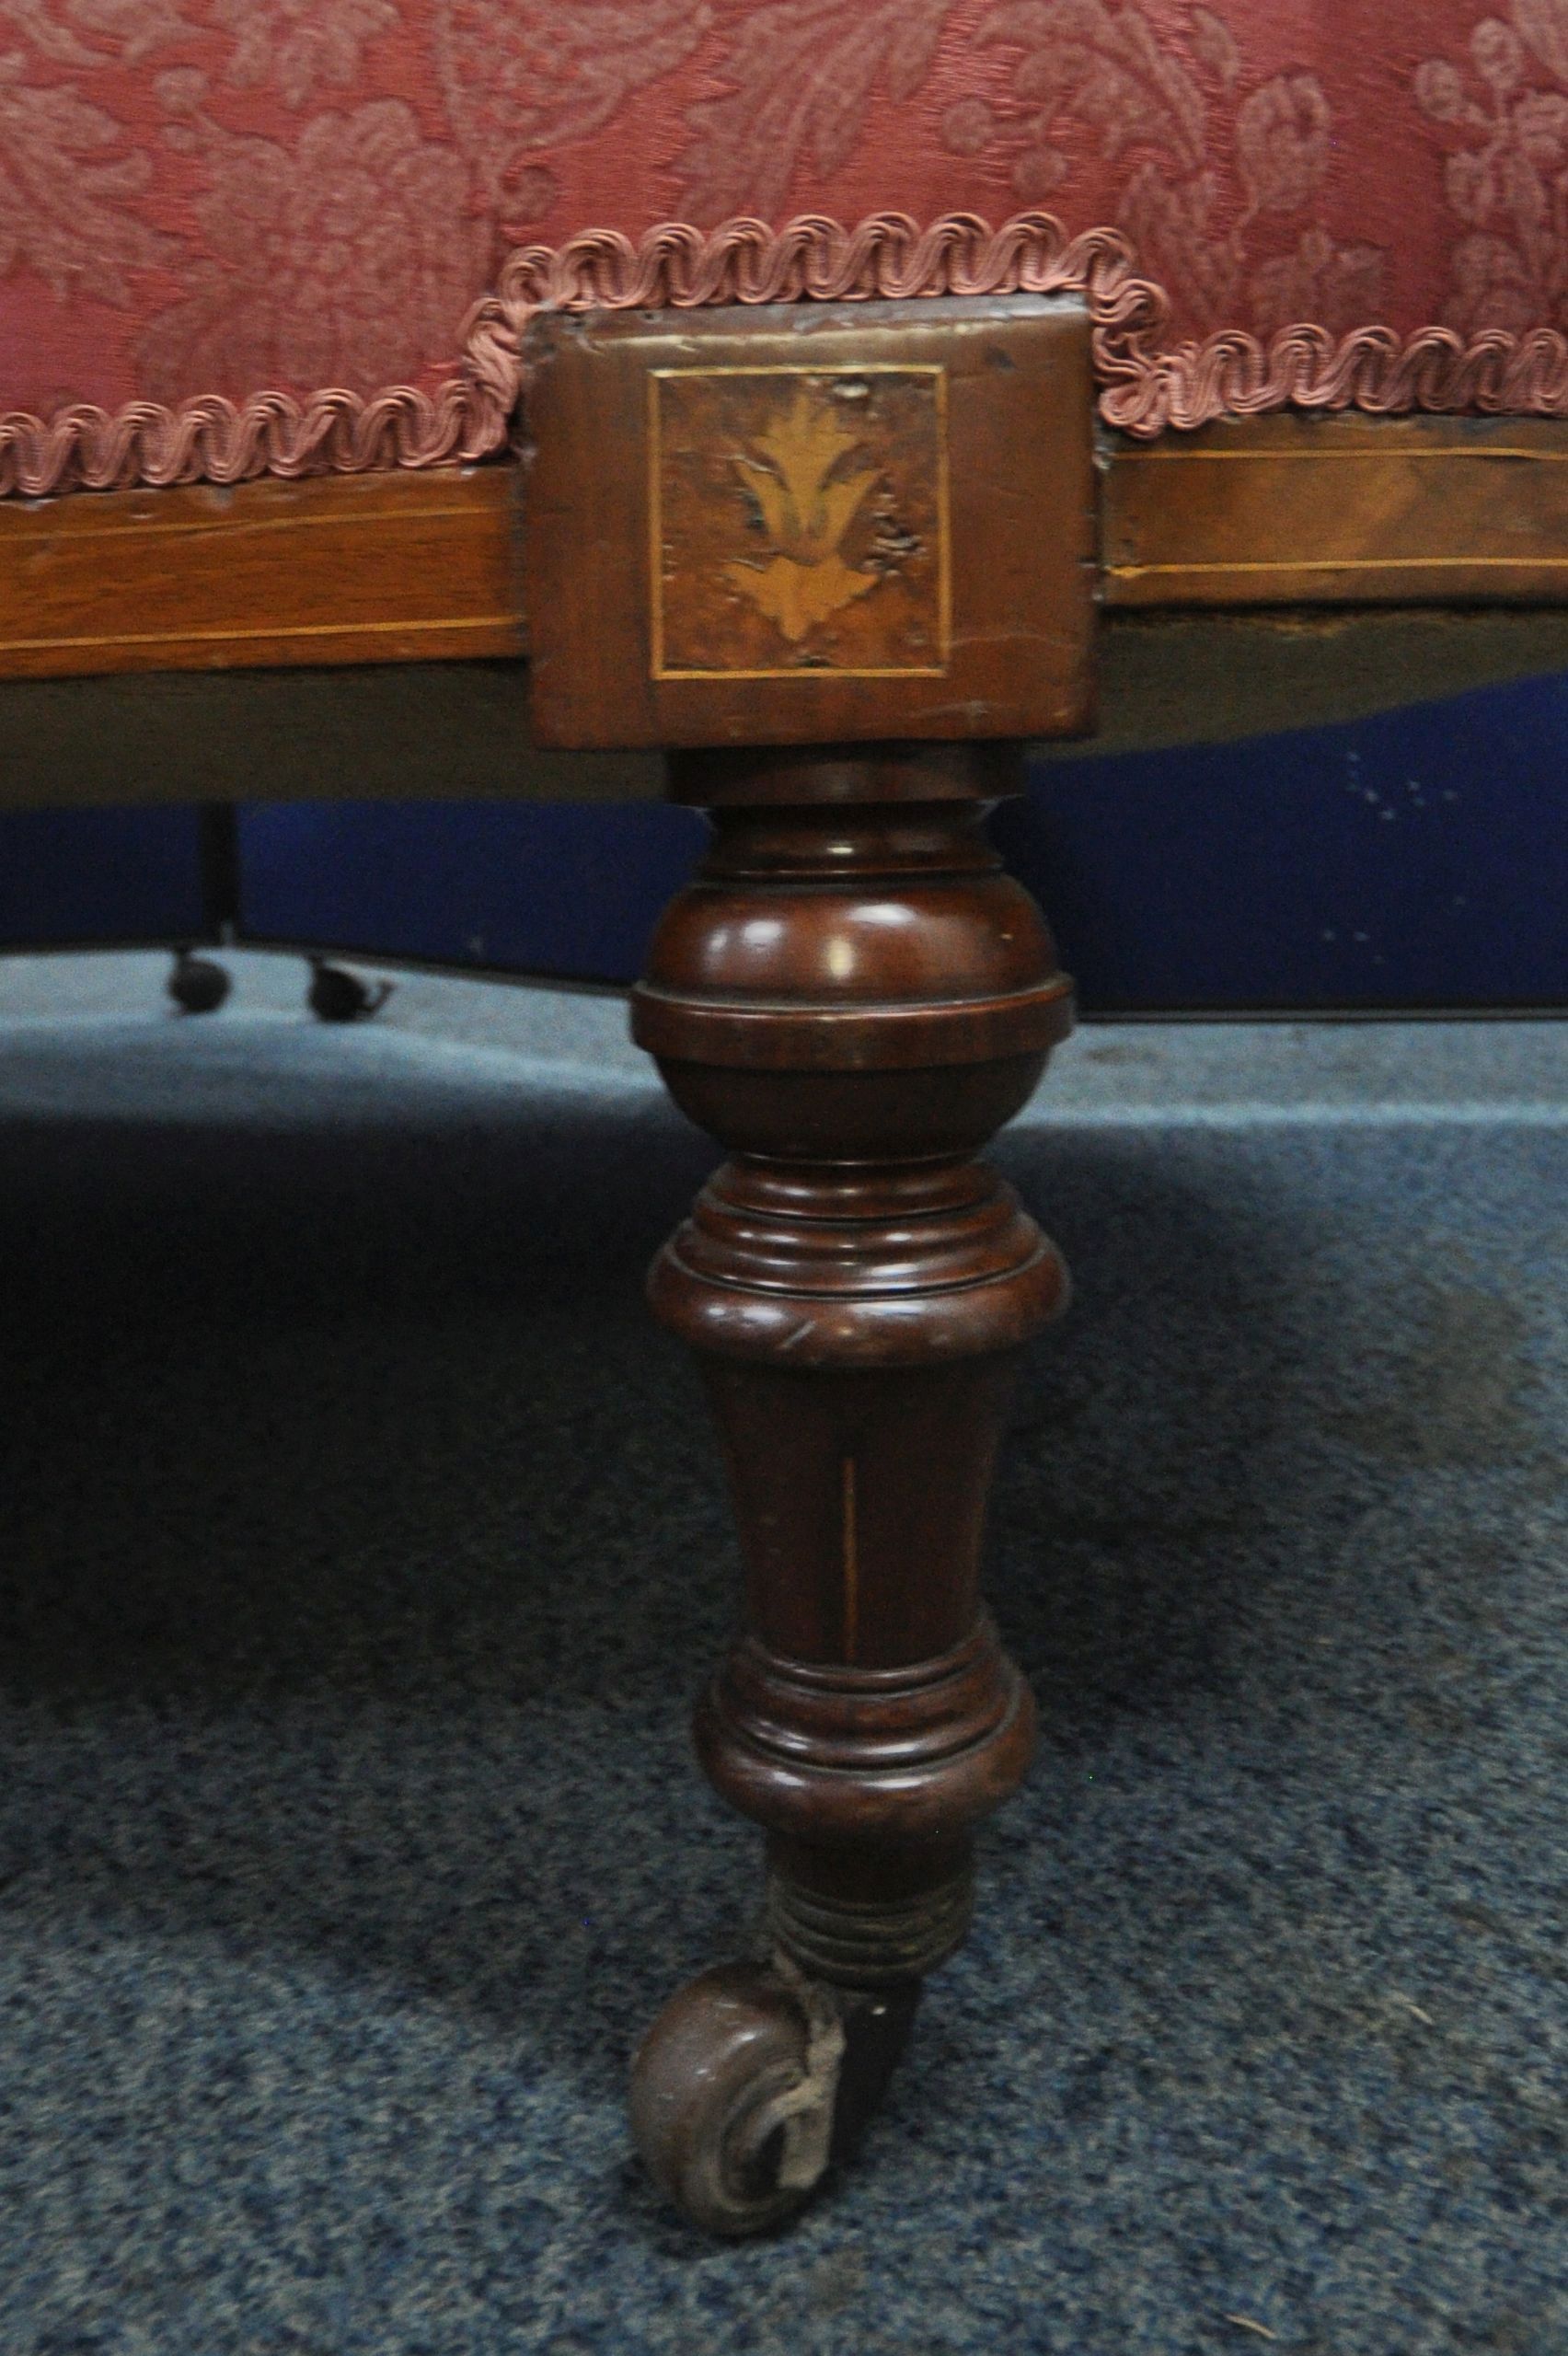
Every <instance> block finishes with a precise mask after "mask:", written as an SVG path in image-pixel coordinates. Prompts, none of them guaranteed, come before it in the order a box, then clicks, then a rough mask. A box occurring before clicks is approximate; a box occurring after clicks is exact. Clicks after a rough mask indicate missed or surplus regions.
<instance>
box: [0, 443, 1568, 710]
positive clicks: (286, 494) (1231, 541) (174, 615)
mask: <svg viewBox="0 0 1568 2356" xmlns="http://www.w3.org/2000/svg"><path fill="white" fill-rule="evenodd" d="M1101 466H1102V470H1103V506H1102V525H1101V531H1102V538H1101V560H1102V561H1101V585H1102V594H1103V597H1104V602H1105V605H1106V607H1107V608H1108V609H1110V610H1112V611H1129V612H1130V611H1141V612H1148V611H1152V610H1159V611H1167V612H1169V611H1177V612H1191V611H1193V610H1194V609H1197V610H1204V609H1213V608H1216V607H1221V608H1229V609H1234V608H1237V607H1243V608H1245V607H1259V606H1294V607H1301V606H1346V605H1354V606H1376V605H1384V606H1386V605H1404V606H1411V605H1415V606H1455V605H1512V606H1554V605H1561V604H1568V425H1562V424H1558V423H1555V422H1549V421H1541V420H1530V419H1505V420H1497V421H1482V420H1470V419H1464V420H1451V419H1412V420H1388V421H1380V420H1373V419H1365V418H1324V419H1313V418H1299V417H1280V418H1263V419H1258V420H1255V421H1252V422H1238V423H1235V424H1226V425H1220V426H1212V427H1209V428H1207V429H1206V430H1205V432H1203V433H1196V434H1191V435H1182V434H1170V435H1167V436H1166V437H1165V438H1164V439H1162V440H1161V441H1159V442H1156V443H1151V444H1137V443H1125V442H1114V441H1111V440H1109V439H1108V440H1107V442H1106V443H1105V444H1104V445H1102V448H1101ZM521 483H522V476H521V471H520V469H519V468H516V467H514V466H513V465H510V464H498V465H492V466H487V467H476V468H441V469H437V470H435V471H432V472H431V473H428V474H379V475H370V476H359V477H344V476H321V477H317V478H314V479H307V480H305V481H302V482H281V481H277V480H272V479H263V480H260V481H258V482H253V483H246V484H242V485H240V486H238V487H237V488H236V489H233V490H217V489H213V488H210V487H197V488H194V489H190V490H179V491H113V492H79V493H76V494H75V495H73V496H68V497H65V498H61V499H53V500H41V501H22V500H9V501H0V677H6V678H47V677H63V676H79V675H83V674H90V673H114V672H126V671H202V670H225V669H231V668H247V669H251V668H266V667H271V666H275V665H280V664H285V665H289V666H297V665H302V664H375V663H411V662H428V661H431V660H432V659H442V658H444V659H452V658H455V657H473V656H497V655H501V656H516V655H519V654H522V653H525V651H526V624H525V616H524V614H523V611H522V600H521V595H520V591H519V585H518V567H517V557H516V551H517V542H518V525H519V523H520V514H521V497H522V492H521Z"/></svg>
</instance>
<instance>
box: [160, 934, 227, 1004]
mask: <svg viewBox="0 0 1568 2356" xmlns="http://www.w3.org/2000/svg"><path fill="white" fill-rule="evenodd" d="M232 987H233V984H232V983H231V982H230V980H229V977H228V975H227V974H226V973H225V970H224V968H223V966H221V965H218V964H214V963H213V960H212V958H211V957H198V956H197V955H196V953H195V952H194V950H190V949H177V950H176V951H175V953H174V964H173V966H172V967H171V969H170V972H169V977H168V979H167V982H166V983H165V984H164V990H165V993H166V995H167V997H168V999H170V1000H171V1001H172V1003H173V1006H174V1010H175V1012H176V1013H177V1014H215V1013H216V1012H217V1011H218V1009H219V1007H220V1006H222V1004H223V1002H224V1000H225V999H226V998H227V996H228V994H229V991H230V989H231V988H232Z"/></svg>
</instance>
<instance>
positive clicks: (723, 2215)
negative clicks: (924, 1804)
mask: <svg viewBox="0 0 1568 2356" xmlns="http://www.w3.org/2000/svg"><path fill="white" fill-rule="evenodd" d="M918 1993H919V1991H918V1985H917V1984H915V1985H913V1986H911V1987H910V1988H908V1989H906V1990H899V1991H897V1992H893V1993H892V1994H890V1995H886V1996H883V1995H878V1996H874V1997H872V1996H859V1995H852V1994H849V1993H847V1992H839V1991H836V1990H833V1989H828V1988H824V1986H822V1985H821V1984H820V1983H819V1982H815V1981H809V1980H807V1979H805V1978H804V1977H803V1976H802V1975H801V1973H799V1972H797V1971H795V1970H793V1969H791V1968H790V1966H789V1965H787V1964H785V1965H777V1964H775V1965H767V1964H762V1963H729V1964H721V1965H719V1966H718V1967H717V1968H716V1969H714V1970H712V1971H705V1972H704V1973H703V1974H702V1975H701V1977H700V1978H699V1979H697V1980H694V1981H692V1982H691V1983H690V1985H689V1986H688V1987H686V1988H683V1989H682V1990H681V1991H680V1992H679V1994H678V1995H676V1996H674V1997H673V1998H672V1999H671V2001H670V2003H669V2004H666V2005H665V2007H664V2010H663V2012H662V2013H661V2014H660V2015H659V2018H658V2019H657V2020H656V2021H655V2022H654V2024H653V2026H652V2027H651V2029H650V2030H649V2032H648V2035H647V2036H646V2038H644V2039H643V2041H642V2045H641V2047H640V2050H639V2052H638V2055H637V2058H636V2060H635V2061H634V2062H633V2063H632V2071H631V2124H632V2132H633V2134H634V2135H635V2137H636V2139H637V2144H638V2149H639V2150H640V2153H641V2154H642V2157H643V2161H644V2163H645V2164H646V2165H647V2168H648V2172H649V2174H650V2175H651V2177H652V2178H653V2180H654V2182H655V2183H656V2184H657V2185H658V2187H659V2189H660V2190H661V2191H662V2192H663V2193H664V2195H665V2196H666V2198H667V2199H668V2200H671V2201H672V2202H673V2203H674V2207H675V2208H677V2209H678V2210H679V2211H680V2212H681V2214H682V2215H683V2216H684V2217H685V2218H686V2220H687V2222H688V2223H690V2224H693V2225H697V2226H698V2227H700V2228H701V2229H702V2230H703V2231H704V2232H706V2233H711V2234H724V2235H731V2236H740V2235H747V2234H764V2233H768V2232H771V2231H772V2230H773V2229H774V2228H775V2227H776V2226H778V2225H781V2224H783V2223H785V2222H786V2220H787V2219H789V2218H790V2217H791V2216H793V2215H794V2214H795V2212H796V2211H797V2210H799V2209H801V2208H802V2207H803V2206H804V2205H805V2203H806V2202H807V2201H808V2200H810V2199H811V2197H812V2194H813V2192H814V2191H815V2190H816V2189H817V2187H818V2186H819V2184H820V2183H821V2181H822V2179H823V2177H824V2175H825V2173H826V2171H827V2167H828V2164H829V2162H830V2160H836V2159H843V2158H847V2156H848V2155H849V2154H850V2153H851V2151H852V2150H853V2148H854V2146H855V2144H856V2143H857V2142H859V2136H860V2133H861V2132H862V2131H863V2130H864V2128H865V2126H866V2123H867V2121H868V2120H869V2119H870V2115H871V2112H872V2111H873V2110H874V2109H875V2108H876V2105H877V2103H878V2102H879V2101H880V2100H881V2098H882V2094H883V2092H884V2091H885V2089H886V2086H887V2083H888V2080H889V2079H890V2077H891V2076H892V2074H893V2071H894V2066H895V2064H896V2062H897V2059H898V2055H899V2053H900V2052H901V2051H902V2050H903V2046H904V2041H905V2037H906V2036H907V2034H908V2028H909V2023H910V2021H911V2019H912V2018H913V2015H914V2011H915V2004H916V2000H917V1996H918Z"/></svg>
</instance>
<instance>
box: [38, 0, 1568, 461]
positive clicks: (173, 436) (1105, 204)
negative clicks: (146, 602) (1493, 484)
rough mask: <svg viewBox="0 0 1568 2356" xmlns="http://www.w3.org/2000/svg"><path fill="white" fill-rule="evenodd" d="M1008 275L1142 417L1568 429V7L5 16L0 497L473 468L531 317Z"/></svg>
mask: <svg viewBox="0 0 1568 2356" xmlns="http://www.w3.org/2000/svg"><path fill="white" fill-rule="evenodd" d="M1020 284H1021V285H1029V286H1035V287H1051V286H1065V285H1074V286H1078V287H1082V288H1084V289H1085V290H1086V291H1087V293H1088V295H1089V297H1090V302H1091V305H1092V306H1093V309H1094V312H1095V316H1096V319H1097V323H1098V328H1099V336H1098V359H1099V367H1100V373H1101V382H1102V387H1103V392H1102V398H1103V405H1104V410H1105V413H1106V415H1107V417H1108V418H1109V419H1110V420H1111V421H1112V422H1113V423H1114V424H1117V425H1120V426H1122V427H1124V428H1125V429H1127V430H1129V431H1131V432H1134V433H1157V432H1159V431H1160V430H1162V429H1163V428H1165V427H1168V426H1172V425H1175V426H1186V425H1193V424H1196V423H1200V422H1203V421H1205V420H1206V419H1208V418H1211V417H1214V416H1216V415H1220V414H1223V413H1226V412H1232V413H1237V412H1242V413H1250V412H1255V411H1258V410H1266V409H1272V408H1277V407H1280V406H1283V405H1285V404H1286V403H1290V402H1296V403H1298V404H1302V405H1306V406H1311V407H1318V408H1324V407H1349V406H1355V407H1359V408H1363V409H1366V410H1382V411H1388V410H1407V409H1414V408H1429V409H1466V408H1471V409H1478V410H1530V411H1535V412H1538V413H1564V412H1568V343H1565V341H1564V338H1563V334H1562V329H1563V327H1564V326H1565V325H1568V0H1497V12H1496V13H1493V12H1492V11H1490V10H1489V9H1488V7H1487V6H1486V5H1485V0H1402V5H1401V0H1216V5H1215V6H1199V5H1196V0H695V4H692V0H556V5H549V0H0V491H22V492H30V493H38V492H41V491H47V490H50V489H52V488H55V487H57V486H59V485H62V484H65V483H71V482H84V481H85V482H86V483H89V484H93V485H99V486H102V485H108V484H113V483H128V482H133V481H135V480H138V479H144V480H150V481H159V482H167V481H176V480H190V479H196V478H201V477H208V478H212V479H218V480H233V479H237V478H239V477H241V476H244V475H248V474H254V473H257V472H259V471H262V470H264V469H268V468H270V469H271V470H274V471H277V472H281V473H298V472H303V471H306V470H307V469H310V468H319V467H322V466H332V467H338V468H362V467H369V466H380V465H389V464H403V465H416V466H417V465H426V464H431V463H433V462H435V461H437V460H440V459H443V458H450V457H452V456H457V455H467V456H479V455H482V454H484V453H485V452H488V451H490V450H494V449H497V448H499V447H501V446H502V445H503V444H504V441H505V439H506V435H507V433H508V431H509V425H510V420H511V417H512V413H513V410H514V408H515V404H516V399H517V395H518V392H519V388H520V376H519V368H518V337H519V330H520V328H521V325H522V322H523V320H524V319H525V317H526V314H527V311H528V309H529V307H530V306H533V305H535V304H536V303H538V302H540V301H553V302H560V301H576V300H584V301H590V300H591V301H597V302H605V301H607V302H612V303H624V302H637V303H647V302H663V301H674V302H691V301H711V300H716V299H734V298H737V297H739V298H742V299H750V300H761V299H767V298H770V297H771V298H777V297H778V296H788V295H858V294H875V293H893V294H900V293H905V294H911V295H915V294H935V293H940V292H942V291H944V290H958V289H962V290H963V291H980V290H982V289H987V288H993V287H1010V286H1017V285H1020ZM6 412H9V413H8V414H6Z"/></svg>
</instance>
